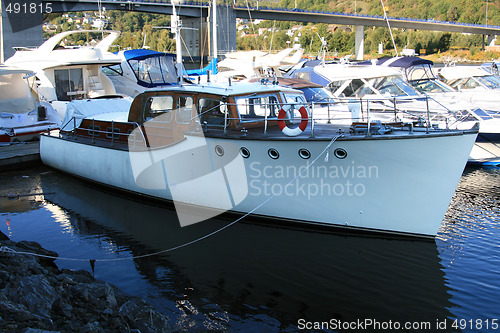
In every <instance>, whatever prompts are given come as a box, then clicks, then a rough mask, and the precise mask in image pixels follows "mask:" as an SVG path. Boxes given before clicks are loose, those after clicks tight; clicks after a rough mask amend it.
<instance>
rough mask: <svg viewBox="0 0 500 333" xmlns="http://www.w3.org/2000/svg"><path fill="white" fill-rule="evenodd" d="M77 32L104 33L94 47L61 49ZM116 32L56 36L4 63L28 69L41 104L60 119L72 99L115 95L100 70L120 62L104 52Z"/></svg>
mask: <svg viewBox="0 0 500 333" xmlns="http://www.w3.org/2000/svg"><path fill="white" fill-rule="evenodd" d="M81 33H84V34H85V33H98V34H102V35H104V34H107V36H106V37H104V38H103V39H102V40H101V41H100V42H97V43H96V44H95V46H79V47H73V46H71V47H67V46H64V44H65V39H66V38H67V37H69V36H70V35H74V34H81ZM119 35H120V32H118V31H110V30H77V31H67V32H62V33H59V34H57V35H55V36H53V37H51V38H49V39H48V40H47V41H45V42H44V43H43V44H42V45H41V46H39V47H38V48H18V49H17V51H16V53H15V54H14V55H13V56H12V57H11V58H9V59H7V60H6V61H5V64H7V65H10V66H16V67H21V68H26V69H30V70H32V71H33V72H35V76H33V77H31V78H30V83H31V84H33V83H34V85H33V87H34V89H35V90H36V92H37V94H38V96H39V98H40V100H41V101H45V102H50V103H51V104H52V106H53V107H54V108H55V109H56V111H57V113H58V114H59V117H60V119H64V116H65V113H66V107H67V103H68V102H69V101H72V100H79V99H88V98H98V97H103V96H112V95H116V90H115V88H114V86H113V84H112V82H111V80H109V79H108V78H107V77H106V75H104V74H103V73H102V71H101V67H102V66H104V65H109V64H116V63H120V62H121V59H120V58H119V57H118V56H117V55H116V54H113V53H111V52H109V51H108V49H109V47H110V46H111V45H112V43H113V42H114V41H115V40H116V38H118V37H119Z"/></svg>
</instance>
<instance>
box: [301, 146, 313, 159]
mask: <svg viewBox="0 0 500 333" xmlns="http://www.w3.org/2000/svg"><path fill="white" fill-rule="evenodd" d="M299 156H300V157H302V158H303V159H305V160H307V159H308V158H309V157H311V152H310V151H309V150H307V149H305V148H300V149H299Z"/></svg>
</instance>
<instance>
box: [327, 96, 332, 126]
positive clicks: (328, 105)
mask: <svg viewBox="0 0 500 333" xmlns="http://www.w3.org/2000/svg"><path fill="white" fill-rule="evenodd" d="M331 102H332V101H331V100H330V98H328V104H327V105H326V111H327V112H328V113H327V114H328V122H327V124H331V123H332V122H331V121H330V103H331Z"/></svg>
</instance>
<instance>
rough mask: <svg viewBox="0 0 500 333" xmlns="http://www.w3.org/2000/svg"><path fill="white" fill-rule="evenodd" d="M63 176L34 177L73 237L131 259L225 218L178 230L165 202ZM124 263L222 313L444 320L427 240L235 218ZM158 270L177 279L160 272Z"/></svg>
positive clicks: (441, 285) (436, 264) (290, 318)
mask: <svg viewBox="0 0 500 333" xmlns="http://www.w3.org/2000/svg"><path fill="white" fill-rule="evenodd" d="M66 178H67V177H66V176H64V175H60V174H56V173H52V172H49V173H44V174H42V179H41V181H42V187H43V192H45V193H54V194H49V195H47V196H46V200H48V201H49V202H51V203H53V204H56V205H58V206H60V207H61V208H63V209H65V210H67V211H69V214H76V215H77V216H78V217H79V218H71V219H70V221H71V223H72V224H74V225H73V228H74V230H75V232H76V233H81V234H83V236H84V237H85V236H88V235H91V236H93V237H95V236H96V235H97V236H100V237H101V236H102V237H103V238H104V237H109V238H111V239H112V241H113V242H114V243H115V245H116V248H117V249H122V250H128V251H130V252H131V253H133V254H134V255H135V256H138V255H143V254H147V253H152V252H155V251H159V250H164V249H168V248H171V247H174V246H177V245H180V244H183V243H185V242H189V241H192V240H194V239H196V238H198V237H201V236H203V235H206V234H208V233H210V232H212V231H214V230H216V229H218V228H220V227H222V226H224V225H226V224H227V223H229V222H230V221H228V220H222V219H211V220H207V221H205V222H202V223H198V224H195V225H191V226H188V227H184V228H182V227H180V226H179V222H178V220H177V215H176V213H175V211H174V209H173V208H170V209H167V208H160V207H157V206H154V205H151V204H144V203H141V202H138V201H133V200H129V199H127V198H123V197H118V196H115V195H111V194H108V193H105V192H102V191H101V189H97V188H94V187H91V186H90V185H87V184H83V183H79V182H77V181H75V180H74V178H68V179H66ZM402 218H404V217H402ZM246 222H259V221H258V220H255V219H253V220H247V221H246ZM85 234H87V235H85ZM61 256H63V254H61ZM134 261H135V265H136V267H137V269H138V270H139V271H140V273H141V274H142V275H143V276H144V277H145V279H146V280H147V281H148V282H149V283H150V284H152V285H155V286H160V285H162V287H159V288H160V289H161V288H166V287H165V286H168V288H171V290H168V291H166V290H160V291H159V293H160V294H162V295H170V296H169V297H174V298H175V297H180V296H179V295H180V294H184V296H186V295H187V296H188V297H189V299H190V302H191V303H192V304H196V303H197V302H205V303H206V301H207V299H209V300H210V302H213V303H216V304H218V305H219V306H221V307H222V308H223V309H224V310H226V311H228V312H229V313H231V314H239V315H241V314H243V313H252V312H253V311H255V312H257V313H258V312H263V313H266V314H268V315H271V316H272V317H274V318H277V319H278V320H279V321H280V322H281V323H282V324H285V323H288V324H292V325H297V323H298V320H299V319H300V318H303V319H305V320H307V321H329V320H330V319H338V320H342V321H351V320H357V319H360V320H364V319H376V320H379V321H389V320H391V321H393V322H394V321H400V322H405V321H412V322H414V321H428V322H431V323H432V325H435V323H436V320H438V319H439V320H443V319H444V318H446V317H448V316H450V313H449V312H448V310H447V308H448V307H450V303H449V295H448V294H447V288H446V286H445V281H444V273H443V272H442V266H441V265H440V259H439V257H438V251H437V248H436V244H435V243H434V242H423V241H403V240H389V239H377V238H363V237H351V236H347V235H345V234H344V235H339V234H331V233H317V232H306V231H303V230H297V229H286V228H275V227H269V226H262V225H258V224H255V223H238V224H236V225H233V226H231V227H230V228H228V229H226V230H224V231H223V232H220V233H217V234H215V235H213V236H211V237H208V238H206V239H204V240H202V241H200V242H197V243H195V244H192V245H190V246H187V247H184V248H180V249H177V250H175V251H172V252H169V253H165V254H162V255H156V256H152V257H147V258H142V259H134ZM99 266H101V267H99ZM162 266H163V267H165V266H167V268H168V269H169V270H172V271H174V272H176V273H175V274H176V275H178V276H161V275H160V274H159V273H158V272H159V271H161V267H162ZM102 269H104V270H106V264H105V263H101V264H100V263H99V262H98V263H97V267H96V270H102ZM119 278H120V277H117V279H119ZM165 279H166V280H167V281H165ZM111 283H115V282H113V281H111ZM133 289H134V286H130V290H133ZM130 290H129V291H128V292H130ZM126 291H127V290H126ZM132 293H136V291H135V292H132ZM282 327H283V326H282Z"/></svg>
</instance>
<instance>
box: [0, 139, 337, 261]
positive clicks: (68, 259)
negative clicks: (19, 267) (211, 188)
mask: <svg viewBox="0 0 500 333" xmlns="http://www.w3.org/2000/svg"><path fill="white" fill-rule="evenodd" d="M342 136H343V134H339V135H337V136H334V137H333V138H332V139H331V141H330V142H329V143H328V145H327V146H326V147H325V149H323V151H322V152H321V153H319V154H318V156H317V157H316V158H315V159H314V160H313V161H312V162H311V163H310V164H308V165H307V166H306V167H305V168H303V169H302V171H300V172H299V173H298V175H297V176H296V177H295V178H294V179H292V180H291V181H289V182H288V183H287V184H286V185H285V186H284V187H286V186H288V185H290V184H292V183H293V182H294V181H296V180H297V179H299V177H301V176H302V175H303V174H304V173H305V172H306V171H307V170H308V169H309V168H310V167H311V166H312V165H313V164H314V163H316V161H317V160H318V159H319V158H320V157H321V156H322V155H323V154H324V153H327V155H326V156H328V149H330V147H331V146H332V144H333V143H334V142H335V141H336V140H337V139H338V138H340V137H342ZM276 196H277V194H273V195H271V196H270V197H268V198H267V199H266V200H264V201H263V202H262V203H260V204H259V205H258V206H256V207H255V208H254V209H252V210H251V211H249V212H248V213H246V214H245V215H243V216H241V217H239V218H237V219H236V220H234V221H233V222H231V223H229V224H226V225H225V226H223V227H221V228H219V229H217V230H215V231H212V232H210V233H208V234H206V235H204V236H201V237H198V238H196V239H193V240H192V241H189V242H186V243H183V244H180V245H176V246H173V247H171V248H168V249H165V250H161V251H156V252H152V253H147V254H141V255H137V256H130V257H121V258H102V259H82V258H69V257H56V256H50V255H45V254H39V253H33V252H24V251H15V250H13V249H11V248H9V247H7V246H1V247H0V252H5V253H8V254H24V255H31V256H35V257H40V258H46V259H54V260H56V259H57V260H66V261H81V262H87V261H90V265H91V266H92V270H93V269H94V263H95V262H111V261H122V260H131V259H132V260H133V259H141V258H147V257H152V256H157V255H160V254H163V253H167V252H172V251H175V250H178V249H181V248H184V247H186V246H189V245H192V244H195V243H198V242H200V241H202V240H204V239H207V238H209V237H211V236H213V235H215V234H218V233H219V232H221V231H223V230H225V229H227V228H229V227H231V226H233V225H235V224H236V223H238V222H239V221H241V220H243V219H244V218H245V217H247V216H248V215H250V214H252V213H254V212H255V211H256V210H258V209H259V208H260V207H262V206H264V205H265V204H267V203H268V202H269V201H271V200H272V199H273V198H274V197H276Z"/></svg>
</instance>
